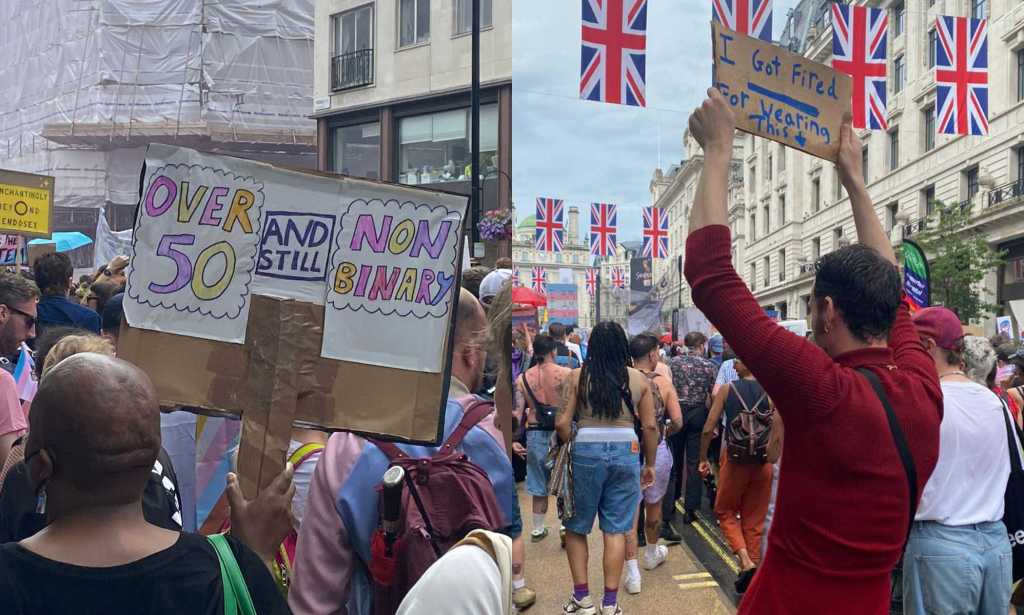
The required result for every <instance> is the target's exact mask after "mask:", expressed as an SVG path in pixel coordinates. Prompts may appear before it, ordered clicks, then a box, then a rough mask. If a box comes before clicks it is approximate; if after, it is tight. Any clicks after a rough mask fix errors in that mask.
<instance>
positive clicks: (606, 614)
mask: <svg viewBox="0 0 1024 615" xmlns="http://www.w3.org/2000/svg"><path fill="white" fill-rule="evenodd" d="M601 615H622V609H620V608H619V605H617V604H613V605H611V606H603V607H601Z"/></svg>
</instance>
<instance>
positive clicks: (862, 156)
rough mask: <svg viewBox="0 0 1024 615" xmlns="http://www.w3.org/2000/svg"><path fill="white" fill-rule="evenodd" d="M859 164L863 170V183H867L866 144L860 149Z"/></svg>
mask: <svg viewBox="0 0 1024 615" xmlns="http://www.w3.org/2000/svg"><path fill="white" fill-rule="evenodd" d="M860 164H861V167H862V170H863V172H864V183H865V184H866V183H868V146H867V145H865V146H864V149H862V150H860Z"/></svg>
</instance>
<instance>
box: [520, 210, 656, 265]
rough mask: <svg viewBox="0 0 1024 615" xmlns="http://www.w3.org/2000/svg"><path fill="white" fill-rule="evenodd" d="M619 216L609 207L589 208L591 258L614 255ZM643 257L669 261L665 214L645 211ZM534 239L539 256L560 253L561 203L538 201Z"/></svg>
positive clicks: (561, 229)
mask: <svg viewBox="0 0 1024 615" xmlns="http://www.w3.org/2000/svg"><path fill="white" fill-rule="evenodd" d="M618 217H619V216H618V213H617V211H616V207H615V205H614V204H612V203H591V204H590V254H591V255H593V256H612V255H614V254H615V248H616V245H617V235H618ZM643 217H644V229H643V248H642V252H643V256H645V257H651V258H668V212H667V211H665V210H663V209H659V208H657V207H644V208H643ZM536 220H537V222H536V231H535V233H536V237H535V241H534V248H536V250H537V251H539V252H561V251H562V248H563V246H564V244H565V204H564V202H563V201H562V200H561V199H552V198H548V197H538V198H537V217H536Z"/></svg>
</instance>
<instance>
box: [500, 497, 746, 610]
mask: <svg viewBox="0 0 1024 615" xmlns="http://www.w3.org/2000/svg"><path fill="white" fill-rule="evenodd" d="M519 503H520V506H521V507H522V511H523V521H524V524H525V530H524V531H525V532H526V533H527V536H526V540H527V542H526V580H527V583H528V584H529V585H530V587H532V588H533V589H534V590H535V591H536V592H537V603H536V604H535V605H534V606H532V607H531V608H530V609H529V610H528V611H526V613H528V615H557V614H558V613H561V612H562V611H561V609H562V603H564V602H565V600H566V599H567V597H568V595H569V593H570V592H571V591H572V580H571V578H570V576H569V564H568V561H567V560H566V557H565V551H564V550H562V549H561V547H560V546H559V541H558V532H557V523H558V519H557V516H556V515H555V505H554V498H552V499H551V503H550V506H549V508H548V525H549V527H551V526H554V527H552V531H551V533H550V534H549V535H548V537H547V538H546V539H545V540H543V541H541V542H539V543H531V542H530V540H529V535H528V533H529V530H530V529H531V528H530V511H531V510H532V508H531V501H530V497H529V496H528V495H527V494H526V493H525V491H524V490H523V488H522V485H520V489H519ZM681 526H682V524H681V523H679V516H678V515H677V516H676V527H678V528H679V529H680V531H684V532H685V533H687V534H689V533H696V532H695V530H693V529H685V530H684V528H683V527H681ZM710 561H712V562H713V561H714V560H710ZM642 573H643V575H644V576H643V579H644V580H643V591H642V592H641V593H640V594H639V595H637V596H631V595H629V594H627V593H626V592H625V589H624V588H620V590H619V592H620V593H619V597H620V598H619V604H620V606H621V607H622V610H623V612H624V614H625V615H636V614H647V613H652V614H658V613H665V614H669V613H671V614H673V615H689V614H694V615H696V614H701V615H720V614H733V613H735V612H736V609H735V607H733V602H732V600H731V598H730V596H729V595H728V594H727V593H726V592H725V591H723V588H722V586H721V585H725V586H726V587H727V588H728V590H729V591H731V590H732V587H731V584H732V579H733V578H735V577H732V578H728V577H727V575H725V574H724V573H723V574H721V575H717V576H719V577H720V578H718V579H716V578H715V577H716V575H713V574H712V573H711V572H709V570H708V568H706V567H705V566H704V565H703V564H702V563H701V562H700V561H699V560H698V559H697V557H696V556H695V555H694V553H693V551H692V550H691V549H690V547H689V546H687V544H686V543H684V544H681V545H679V546H672V547H669V555H668V561H666V562H665V563H664V564H662V565H661V566H659V567H658V568H657V569H655V570H651V571H642ZM602 584H603V580H602V576H601V533H600V532H599V531H597V530H596V528H595V531H594V532H592V533H591V535H590V587H591V593H592V595H593V596H594V598H595V599H596V600H600V598H601V588H602V587H603V585H602Z"/></svg>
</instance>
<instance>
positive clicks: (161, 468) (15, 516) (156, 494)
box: [0, 447, 181, 613]
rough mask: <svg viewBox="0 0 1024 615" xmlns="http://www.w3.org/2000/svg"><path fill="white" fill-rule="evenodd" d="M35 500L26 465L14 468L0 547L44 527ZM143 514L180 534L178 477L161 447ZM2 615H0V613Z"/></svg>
mask: <svg viewBox="0 0 1024 615" xmlns="http://www.w3.org/2000/svg"><path fill="white" fill-rule="evenodd" d="M37 504H38V498H37V497H36V493H35V490H34V489H32V482H31V481H30V480H29V477H28V468H26V467H25V462H23V461H22V462H19V463H17V464H16V465H14V466H13V467H12V468H11V470H10V472H8V473H7V478H6V479H5V480H4V484H3V486H2V488H0V543H4V542H18V541H19V540H24V539H26V538H28V537H29V536H32V535H33V534H35V533H36V532H38V531H39V530H41V529H43V528H44V527H46V515H45V514H41V513H38V512H36V507H37ZM142 514H143V515H144V516H145V517H146V521H149V522H150V523H152V524H153V525H157V526H160V527H162V528H164V529H166V530H173V531H180V530H181V499H180V497H179V496H178V477H177V475H176V474H175V473H174V466H173V464H172V463H171V458H170V456H169V455H168V454H167V451H165V450H164V449H163V448H162V447H161V448H160V454H159V455H158V456H157V458H156V461H155V462H154V463H153V471H152V472H151V473H150V475H149V480H148V481H146V487H145V489H144V490H143V492H142ZM0 613H2V611H0Z"/></svg>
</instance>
